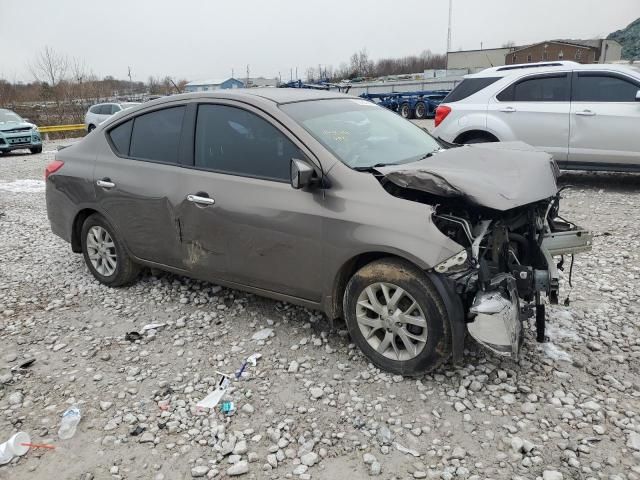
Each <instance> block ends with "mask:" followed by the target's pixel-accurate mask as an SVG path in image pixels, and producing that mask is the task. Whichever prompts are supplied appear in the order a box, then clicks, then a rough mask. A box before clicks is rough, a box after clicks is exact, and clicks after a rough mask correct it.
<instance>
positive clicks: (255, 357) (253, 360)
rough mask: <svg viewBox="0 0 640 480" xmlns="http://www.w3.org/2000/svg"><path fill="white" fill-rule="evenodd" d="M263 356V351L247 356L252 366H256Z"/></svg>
mask: <svg viewBox="0 0 640 480" xmlns="http://www.w3.org/2000/svg"><path fill="white" fill-rule="evenodd" d="M260 358H262V354H261V353H254V354H253V355H250V356H249V357H248V358H247V363H250V364H251V365H252V366H254V367H255V366H256V365H257V364H258V360H259V359H260Z"/></svg>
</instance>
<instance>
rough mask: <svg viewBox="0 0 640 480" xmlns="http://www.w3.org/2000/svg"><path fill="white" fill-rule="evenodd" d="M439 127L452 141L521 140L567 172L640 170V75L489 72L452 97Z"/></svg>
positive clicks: (552, 69)
mask: <svg viewBox="0 0 640 480" xmlns="http://www.w3.org/2000/svg"><path fill="white" fill-rule="evenodd" d="M435 125H436V129H435V130H434V132H433V134H434V135H435V136H436V137H438V138H440V139H441V140H444V141H446V142H449V143H460V144H464V143H479V142H496V141H500V142H505V141H511V140H521V141H524V142H526V143H529V144H531V145H533V146H535V147H538V148H540V149H541V150H545V151H547V152H549V153H551V154H552V155H553V157H554V159H555V160H556V161H557V162H558V165H559V166H560V167H561V168H566V169H589V170H613V171H640V72H638V71H637V70H635V69H632V68H629V67H626V66H623V65H606V64H594V65H582V64H579V63H575V62H547V63H537V64H536V63H529V64H522V65H506V66H503V67H494V68H489V69H486V70H483V71H482V72H480V73H476V74H473V75H467V76H466V77H465V78H464V80H463V81H462V82H461V83H460V84H459V85H458V86H456V88H455V89H454V90H452V91H451V93H449V95H448V96H447V97H446V98H445V99H444V100H443V102H442V104H441V105H440V106H439V107H438V109H437V110H436V119H435Z"/></svg>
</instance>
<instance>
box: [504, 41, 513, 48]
mask: <svg viewBox="0 0 640 480" xmlns="http://www.w3.org/2000/svg"><path fill="white" fill-rule="evenodd" d="M515 46H516V42H514V41H513V40H509V41H508V42H504V43H503V44H502V48H512V47H515Z"/></svg>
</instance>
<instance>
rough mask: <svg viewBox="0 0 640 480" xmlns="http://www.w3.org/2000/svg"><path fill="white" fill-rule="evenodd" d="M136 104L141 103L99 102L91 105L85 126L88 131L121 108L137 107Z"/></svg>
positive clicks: (85, 118)
mask: <svg viewBox="0 0 640 480" xmlns="http://www.w3.org/2000/svg"><path fill="white" fill-rule="evenodd" d="M136 105H140V103H136V102H123V103H98V104H96V105H92V106H91V107H89V110H87V113H86V114H85V116H84V126H85V127H86V129H87V132H90V131H91V130H93V129H94V128H96V127H97V126H98V125H100V124H101V123H102V122H104V121H105V120H106V119H107V118H109V117H110V116H111V115H115V114H116V113H118V112H120V111H121V110H126V109H127V108H131V107H135V106H136Z"/></svg>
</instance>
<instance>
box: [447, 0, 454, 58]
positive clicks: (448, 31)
mask: <svg viewBox="0 0 640 480" xmlns="http://www.w3.org/2000/svg"><path fill="white" fill-rule="evenodd" d="M452 14H453V0H449V28H448V29H447V68H449V52H450V51H451V17H452Z"/></svg>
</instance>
